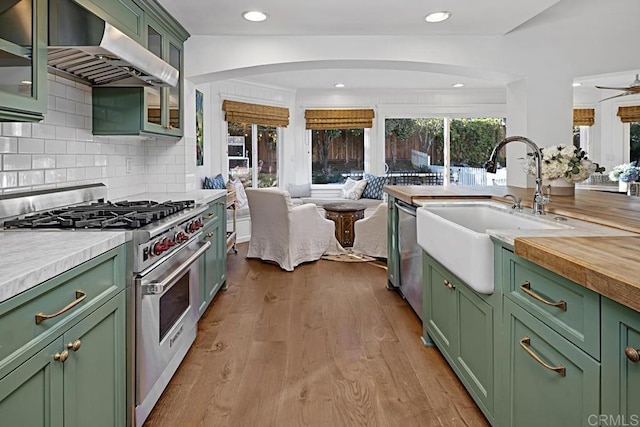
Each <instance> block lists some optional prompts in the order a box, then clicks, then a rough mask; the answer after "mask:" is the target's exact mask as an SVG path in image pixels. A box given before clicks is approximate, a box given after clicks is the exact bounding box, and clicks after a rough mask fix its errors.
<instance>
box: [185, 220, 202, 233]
mask: <svg viewBox="0 0 640 427" xmlns="http://www.w3.org/2000/svg"><path fill="white" fill-rule="evenodd" d="M199 228H200V224H199V222H198V221H193V222H192V223H190V224H189V225H188V226H187V230H188V231H189V233H195V232H196V231H198V229H199Z"/></svg>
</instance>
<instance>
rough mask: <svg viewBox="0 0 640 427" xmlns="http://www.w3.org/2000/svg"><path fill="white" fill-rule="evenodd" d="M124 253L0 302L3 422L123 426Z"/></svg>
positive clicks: (105, 256)
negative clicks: (72, 294) (66, 299)
mask: <svg viewBox="0 0 640 427" xmlns="http://www.w3.org/2000/svg"><path fill="white" fill-rule="evenodd" d="M124 251H125V248H124V246H121V247H120V248H117V249H114V250H112V251H109V252H107V253H105V254H103V255H100V256H98V257H96V258H94V259H92V260H90V261H88V262H86V263H84V264H82V265H80V266H78V267H76V268H74V269H72V270H70V271H68V272H66V273H63V274H61V275H60V276H58V277H56V278H54V279H51V280H49V281H47V282H45V283H43V284H41V285H38V286H36V287H35V288H32V289H30V290H29V291H26V292H24V293H22V294H19V295H17V296H15V297H13V298H11V299H9V300H7V301H5V302H3V303H2V304H0V325H1V326H0V337H1V338H2V342H3V343H7V344H8V345H7V347H9V348H8V349H4V348H3V350H4V351H3V352H2V354H1V355H0V419H2V420H3V421H2V422H3V424H4V423H6V425H25V426H26V425H28V426H78V427H80V426H86V425H92V426H105V427H106V426H120V425H126V423H127V411H126V407H127V385H126V382H127V358H126V341H125V340H126V327H125V321H126V314H125V311H126V301H125V292H126V291H125V290H124V283H125V277H124V276H125V267H124V264H125V258H126V257H125V252H124ZM78 286H82V287H83V288H82V289H78V290H77V291H76V296H77V297H78V298H76V299H75V300H73V301H72V303H71V304H67V305H66V306H64V305H59V303H60V301H59V298H58V296H66V295H68V290H69V289H71V288H77V287H78ZM78 291H79V293H78ZM52 303H53V304H54V305H56V306H57V307H58V308H59V309H58V310H57V312H56V313H54V312H53V311H49V308H48V307H49V306H51V304H52ZM37 307H43V310H42V312H39V311H38V310H35V311H34V309H36V308H37ZM45 307H46V308H45ZM34 313H43V314H44V315H45V318H44V319H40V320H38V318H37V317H36V316H34ZM49 313H51V316H49ZM58 313H59V314H58ZM3 347H4V346H3Z"/></svg>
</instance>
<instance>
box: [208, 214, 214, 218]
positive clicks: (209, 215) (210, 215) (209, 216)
mask: <svg viewBox="0 0 640 427" xmlns="http://www.w3.org/2000/svg"><path fill="white" fill-rule="evenodd" d="M214 215H215V214H212V213H210V214H207V218H211V217H212V216H214Z"/></svg>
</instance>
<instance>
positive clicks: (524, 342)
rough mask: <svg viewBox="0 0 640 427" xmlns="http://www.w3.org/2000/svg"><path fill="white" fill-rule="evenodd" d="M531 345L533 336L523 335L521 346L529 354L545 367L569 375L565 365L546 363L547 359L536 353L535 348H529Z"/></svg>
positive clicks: (562, 374)
mask: <svg viewBox="0 0 640 427" xmlns="http://www.w3.org/2000/svg"><path fill="white" fill-rule="evenodd" d="M530 345H531V338H529V337H527V336H524V337H522V339H521V340H520V347H522V349H523V350H524V351H526V352H527V354H528V355H529V356H531V357H533V359H534V360H535V361H536V362H538V363H539V364H541V365H542V366H544V367H545V368H547V369H549V370H550V371H554V372H557V373H558V374H560V375H561V376H563V377H564V376H566V375H567V369H566V368H565V367H564V366H562V365H558V366H551V365H549V364H547V363H545V361H544V360H542V358H540V356H538V355H537V354H535V353H534V352H533V350H531V349H530V348H529V346H530Z"/></svg>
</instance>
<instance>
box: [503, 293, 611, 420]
mask: <svg viewBox="0 0 640 427" xmlns="http://www.w3.org/2000/svg"><path fill="white" fill-rule="evenodd" d="M504 320H505V324H504V327H505V331H504V332H505V335H506V336H505V339H504V344H505V346H506V348H505V349H504V352H505V353H506V355H507V360H508V364H507V365H506V366H505V371H506V381H505V384H506V390H504V393H505V394H504V399H505V400H504V401H503V404H505V405H506V410H505V420H504V423H503V425H507V426H513V427H519V426H532V427H539V426H581V425H589V419H590V418H589V417H590V416H593V415H594V414H598V413H599V409H600V364H599V363H598V362H597V361H596V360H594V359H592V358H591V357H590V356H589V355H587V354H586V353H584V352H583V351H582V350H580V349H579V348H578V347H576V346H575V345H573V344H572V343H570V342H569V341H568V340H566V339H565V338H563V337H562V336H561V335H559V334H558V333H556V332H554V331H553V330H552V329H551V328H549V327H548V326H546V325H545V324H543V323H542V322H540V321H539V320H538V319H536V318H535V317H533V316H532V315H531V314H529V313H527V312H526V311H525V310H524V309H522V308H521V307H519V306H518V305H517V304H515V303H514V302H512V301H511V300H509V299H508V298H505V299H504ZM543 363H544V364H546V365H547V366H546V367H545V366H543ZM551 368H554V369H556V370H555V371H554V370H552V369H551ZM562 369H564V375H563V374H562V372H561V370H562ZM591 419H593V418H591Z"/></svg>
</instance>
